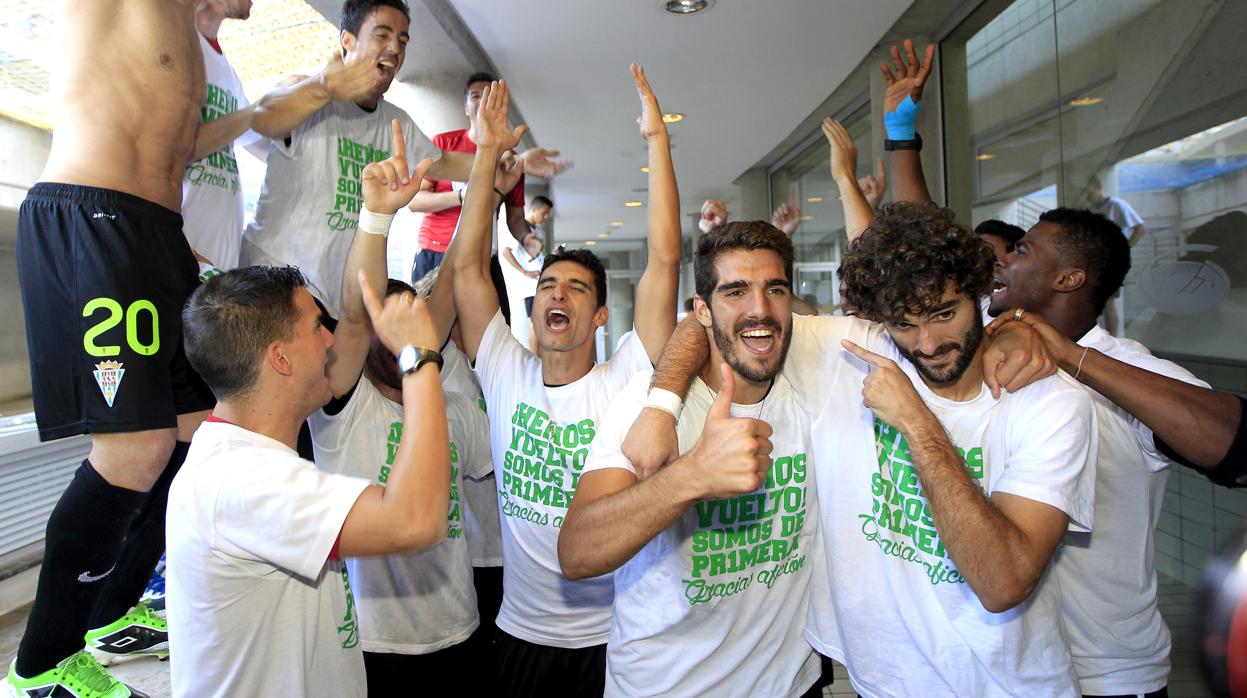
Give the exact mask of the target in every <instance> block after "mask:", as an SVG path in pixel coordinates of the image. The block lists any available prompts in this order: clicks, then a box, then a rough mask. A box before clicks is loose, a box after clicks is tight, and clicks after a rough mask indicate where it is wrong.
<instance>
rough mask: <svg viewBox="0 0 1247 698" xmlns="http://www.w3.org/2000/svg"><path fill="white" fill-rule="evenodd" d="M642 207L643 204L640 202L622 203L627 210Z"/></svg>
mask: <svg viewBox="0 0 1247 698" xmlns="http://www.w3.org/2000/svg"><path fill="white" fill-rule="evenodd" d="M643 205H644V204H642V203H641V202H640V201H625V202H624V206H627V207H628V208H636V207H638V206H643Z"/></svg>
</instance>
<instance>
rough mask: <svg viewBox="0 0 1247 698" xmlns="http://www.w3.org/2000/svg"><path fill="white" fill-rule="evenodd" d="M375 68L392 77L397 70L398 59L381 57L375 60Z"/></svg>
mask: <svg viewBox="0 0 1247 698" xmlns="http://www.w3.org/2000/svg"><path fill="white" fill-rule="evenodd" d="M377 70H378V71H379V72H380V73H381V74H382V75H384V76H387V77H392V76H393V75H394V73H395V71H397V70H398V61H396V60H394V59H393V58H382V59H381V60H379V61H377Z"/></svg>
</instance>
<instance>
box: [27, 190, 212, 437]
mask: <svg viewBox="0 0 1247 698" xmlns="http://www.w3.org/2000/svg"><path fill="white" fill-rule="evenodd" d="M17 271H18V277H19V279H20V281H21V287H22V306H23V308H24V310H25V315H26V344H27V347H28V348H29V350H30V374H31V382H32V384H33V392H34V400H35V417H36V419H37V421H38V424H39V438H40V439H41V440H44V441H47V440H50V439H59V438H62V437H66V436H73V435H75V434H83V433H96V432H99V433H105V432H129V431H142V430H146V429H164V428H170V427H176V426H177V416H178V415H179V414H185V413H188V412H197V411H200V410H206V409H210V408H211V407H212V405H213V403H214V400H213V398H212V393H211V392H210V391H209V390H208V387H207V386H206V385H205V384H204V382H203V381H202V380H201V379H200V378H199V375H198V374H196V373H195V371H194V369H192V368H191V366H190V363H189V362H188V361H187V360H186V353H185V351H184V350H183V348H182V306H183V304H184V303H185V302H186V299H187V297H188V296H190V294H191V292H192V291H194V290H195V287H196V285H197V284H198V276H199V267H198V264H197V263H196V262H195V256H194V255H193V254H192V253H191V249H190V245H188V244H187V243H186V237H185V236H184V235H183V234H182V216H181V215H179V214H178V213H175V212H173V211H170V210H169V209H167V208H164V207H162V206H159V205H157V204H154V203H152V202H150V201H146V200H143V199H140V198H138V197H136V196H131V195H129V194H123V193H121V192H115V191H111V190H108V189H97V188H95V187H82V186H77V185H69V184H47V183H39V184H36V185H35V186H34V187H32V188H31V189H30V192H29V193H28V194H27V196H26V200H25V201H23V202H22V208H21V211H20V212H19V214H18V220H17Z"/></svg>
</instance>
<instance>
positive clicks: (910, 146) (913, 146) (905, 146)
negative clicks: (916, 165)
mask: <svg viewBox="0 0 1247 698" xmlns="http://www.w3.org/2000/svg"><path fill="white" fill-rule="evenodd" d="M883 149H884V150H922V134H920V133H915V134H914V137H913V139H912V140H908V141H892V140H888V139H886V138H885V139H884V141H883Z"/></svg>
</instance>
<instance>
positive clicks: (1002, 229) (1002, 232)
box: [974, 218, 1026, 252]
mask: <svg viewBox="0 0 1247 698" xmlns="http://www.w3.org/2000/svg"><path fill="white" fill-rule="evenodd" d="M974 234H975V235H995V236H996V237H998V238H1000V239H1001V240H1004V241H1005V246H1006V247H1007V248H1008V250H1009V251H1010V252H1012V251H1013V246H1014V245H1016V244H1017V241H1018V240H1021V239H1022V238H1023V237H1024V236H1025V235H1026V231H1025V230H1022V229H1021V228H1019V227H1017V226H1016V225H1013V224H1012V223H1005V222H1004V221H998V220H996V219H994V218H993V219H991V220H986V221H983V222H982V223H979V224H978V225H976V226H975V227H974Z"/></svg>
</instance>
